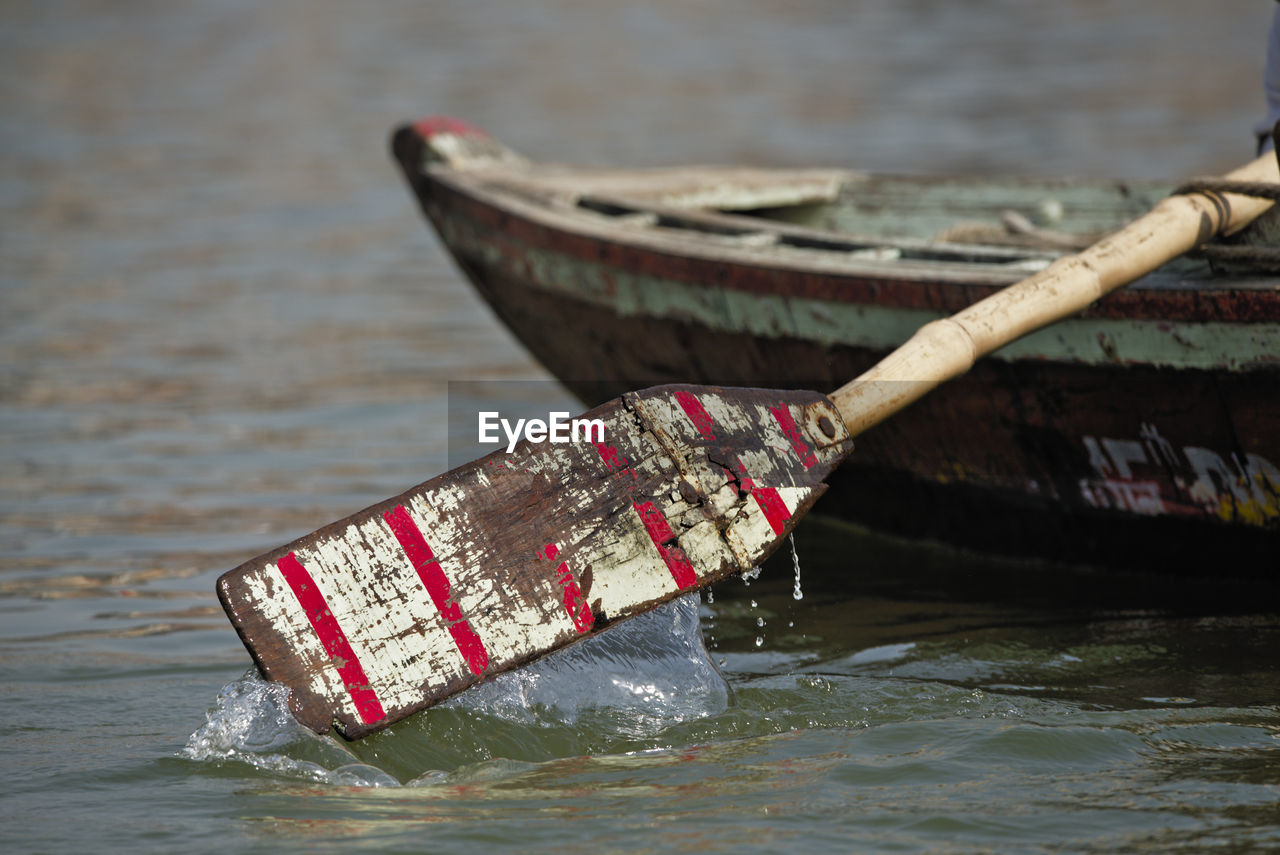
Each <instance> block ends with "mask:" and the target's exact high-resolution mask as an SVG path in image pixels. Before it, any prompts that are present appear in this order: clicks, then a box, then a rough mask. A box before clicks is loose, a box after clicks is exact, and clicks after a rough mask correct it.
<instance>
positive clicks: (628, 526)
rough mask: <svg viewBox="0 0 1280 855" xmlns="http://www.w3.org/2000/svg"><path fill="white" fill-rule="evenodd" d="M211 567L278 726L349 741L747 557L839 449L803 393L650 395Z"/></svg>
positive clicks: (836, 435) (771, 541) (840, 434)
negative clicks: (291, 722)
mask: <svg viewBox="0 0 1280 855" xmlns="http://www.w3.org/2000/svg"><path fill="white" fill-rule="evenodd" d="M581 418H582V419H587V420H597V419H598V420H599V421H600V423H601V424H602V425H603V439H599V438H597V437H593V438H592V439H591V440H589V441H588V440H586V439H585V438H583V437H580V438H579V439H580V441H578V442H569V443H564V444H546V443H538V444H530V443H521V444H520V445H519V446H517V448H516V449H515V450H514V451H513V452H512V453H510V454H507V453H505V452H495V453H494V454H491V455H489V456H487V457H485V458H482V459H480V460H477V461H474V462H472V463H469V464H467V465H465V466H461V467H459V468H457V469H454V470H452V471H450V472H447V473H445V474H443V475H440V476H439V477H437V478H433V479H432V480H430V481H427V482H426V483H424V484H421V485H419V486H417V487H415V488H413V489H411V490H409V491H408V492H406V493H404V494H402V495H400V496H397V497H395V498H393V499H389V500H387V501H386V502H382V503H380V504H378V505H374V506H372V507H370V508H367V509H365V510H363V511H361V512H359V513H357V514H354V515H352V516H350V517H348V518H346V519H344V520H341V521H339V522H336V523H334V524H332V525H330V526H327V527H325V528H323V529H320V530H319V531H316V532H314V533H312V534H310V535H307V536H306V537H303V538H300V539H299V540H296V541H294V542H292V543H290V544H287V545H285V546H282V547H280V548H279V549H276V550H273V551H271V552H268V553H266V554H264V555H261V556H259V557H257V558H255V559H253V560H251V561H249V562H246V563H245V564H243V565H241V566H240V567H238V568H236V569H235V570H232V571H230V572H228V573H226V574H224V575H223V576H222V577H221V578H220V579H219V580H218V594H219V597H220V599H221V600H222V603H223V606H224V607H225V608H226V610H227V614H228V615H229V616H230V618H231V620H232V623H233V624H234V625H235V627H236V630H237V631H238V632H239V634H240V637H241V639H242V640H243V641H244V644H245V646H246V647H247V648H248V649H249V651H250V653H251V654H252V656H253V658H254V660H255V661H256V662H257V664H258V666H259V668H260V669H261V671H262V672H263V674H264V675H266V676H267V677H268V678H269V679H272V680H277V681H279V682H282V683H284V684H285V685H287V686H288V687H289V688H290V690H291V694H290V703H291V708H292V710H293V712H294V715H295V716H296V717H297V718H298V720H299V721H300V722H302V723H303V724H304V725H306V726H308V727H310V728H312V729H313V730H315V731H317V732H325V731H327V730H328V729H329V728H330V727H331V726H332V727H336V728H337V730H338V731H339V732H340V733H341V734H343V735H344V736H346V737H348V738H352V739H354V738H358V737H360V736H363V735H366V734H368V733H370V732H372V731H374V730H378V729H380V728H382V727H385V726H387V725H388V724H391V723H393V722H395V721H398V720H400V719H402V718H404V717H405V716H407V715H409V714H411V713H413V712H415V711H417V710H420V709H422V708H424V707H427V706H430V705H431V704H434V703H436V702H438V701H440V700H443V699H444V698H446V697H449V696H450V695H453V694H455V693H457V692H459V691H461V690H463V689H465V688H467V687H468V686H471V685H473V684H475V683H477V682H479V681H481V680H483V679H485V678H487V677H490V676H493V675H495V674H497V673H500V672H502V671H506V670H509V669H511V668H515V667H518V666H520V665H522V664H524V663H526V662H529V661H531V660H533V659H536V658H537V657H539V656H542V655H544V654H546V653H549V652H551V651H553V650H555V649H557V648H559V647H563V646H564V645H566V644H569V643H572V642H573V641H576V640H578V639H580V638H582V637H583V636H585V635H588V634H591V633H594V632H599V631H600V630H602V629H603V628H605V627H606V626H608V625H609V624H612V623H614V622H616V621H618V620H621V619H623V618H626V617H630V616H633V615H636V614H639V613H641V612H643V611H646V610H648V609H651V608H653V607H654V606H656V605H658V604H659V603H662V602H665V601H666V600H669V599H671V598H673V597H675V596H678V595H679V594H681V593H683V592H684V591H687V590H692V589H694V588H698V587H702V586H704V585H707V584H709V583H711V582H714V581H716V580H717V579H721V578H724V577H725V576H728V575H731V574H734V573H741V572H743V571H745V570H749V569H750V568H751V567H753V566H755V565H757V564H758V563H759V562H761V561H763V560H764V559H765V558H766V557H768V555H769V554H770V553H772V552H773V550H774V549H775V548H776V547H777V546H778V544H779V543H780V542H781V540H782V539H783V538H784V537H785V536H786V535H787V534H788V533H789V532H790V531H791V528H792V527H793V526H794V525H795V523H796V521H797V520H798V519H799V518H800V516H802V515H803V514H804V513H805V512H806V511H807V510H808V509H809V507H810V506H811V505H812V504H813V502H814V501H815V500H816V499H817V498H818V496H820V495H821V494H822V492H823V491H824V490H825V485H824V484H823V483H822V481H823V479H824V478H825V477H826V475H827V474H828V473H829V472H830V471H831V470H832V469H833V468H834V467H835V466H836V465H838V464H839V462H840V461H841V460H842V459H843V458H844V456H845V455H847V454H848V452H849V450H850V449H851V448H852V441H851V440H850V438H849V435H848V433H847V431H846V430H845V428H844V425H843V424H842V423H841V421H840V418H839V416H838V415H837V412H836V409H835V407H834V405H832V404H831V402H830V401H829V400H827V399H826V398H825V397H824V396H822V395H819V394H817V393H813V392H781V391H774V390H758V389H720V388H714V387H696V386H665V387H656V388H654V389H648V390H645V391H643V392H638V393H634V394H629V395H626V396H624V397H623V398H620V399H617V400H614V401H611V402H609V403H607V404H604V405H602V406H600V407H597V408H595V409H594V410H591V411H590V412H588V413H586V414H584V416H582V417H581Z"/></svg>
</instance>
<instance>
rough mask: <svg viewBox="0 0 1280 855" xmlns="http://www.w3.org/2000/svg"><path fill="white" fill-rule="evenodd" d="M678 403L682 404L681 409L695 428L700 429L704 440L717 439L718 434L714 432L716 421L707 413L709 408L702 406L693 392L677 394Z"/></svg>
mask: <svg viewBox="0 0 1280 855" xmlns="http://www.w3.org/2000/svg"><path fill="white" fill-rule="evenodd" d="M676 401H678V402H679V403H680V408H681V409H682V410H684V414H685V415H686V416H688V417H689V421H691V422H693V426H694V427H696V428H697V429H698V433H700V434H702V438H703V439H715V438H716V432H715V430H713V428H714V427H715V421H714V420H713V419H712V418H711V414H710V413H708V412H707V408H706V407H704V406H702V402H701V401H699V400H698V398H697V396H696V395H694V394H693V393H692V392H685V391H683V390H681V391H679V392H676Z"/></svg>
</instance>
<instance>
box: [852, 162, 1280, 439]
mask: <svg viewBox="0 0 1280 855" xmlns="http://www.w3.org/2000/svg"><path fill="white" fill-rule="evenodd" d="M1224 177H1225V178H1227V179H1228V180H1239V181H1270V182H1275V181H1277V179H1278V178H1280V176H1278V175H1277V164H1276V158H1275V156H1274V155H1271V154H1267V155H1264V156H1263V157H1260V158H1258V159H1257V160H1255V161H1253V162H1252V163H1249V164H1247V165H1245V166H1242V167H1240V168H1239V169H1237V170H1235V171H1234V172H1231V173H1229V174H1228V175H1226V176H1224ZM1272 204H1274V203H1272V202H1270V201H1267V200H1264V199H1257V198H1253V197H1249V196H1240V195H1236V194H1233V193H1212V192H1201V193H1190V194H1186V195H1180V196H1170V197H1168V198H1165V199H1162V200H1161V201H1160V202H1159V203H1158V204H1157V205H1156V206H1155V207H1154V208H1152V209H1151V211H1149V212H1148V213H1146V214H1144V215H1143V216H1141V217H1139V218H1138V219H1137V220H1134V221H1133V222H1132V223H1130V224H1129V225H1127V226H1125V227H1124V228H1122V229H1120V230H1119V231H1117V232H1115V233H1114V234H1112V235H1110V236H1109V237H1106V238H1104V239H1103V240H1101V241H1099V242H1098V243H1096V244H1094V245H1093V246H1091V247H1089V248H1088V249H1086V250H1083V251H1082V252H1080V253H1077V254H1075V255H1071V256H1066V257H1063V258H1060V259H1058V260H1057V261H1055V262H1053V263H1052V264H1051V265H1049V266H1048V267H1046V268H1045V269H1044V270H1042V271H1040V272H1039V273H1037V274H1035V275H1034V276H1030V277H1028V278H1027V279H1024V280H1022V281H1021V282H1018V283H1015V284H1013V285H1010V286H1009V287H1007V288H1005V289H1003V290H1001V291H999V292H997V293H995V294H992V295H991V296H990V297H987V298H986V299H984V300H980V301H979V302H977V303H974V304H973V305H972V306H970V307H969V308H967V309H965V310H963V311H961V312H959V313H957V314H955V315H952V316H951V317H949V318H942V319H940V320H936V321H932V322H930V323H928V324H925V325H924V326H923V327H921V328H920V329H919V330H918V331H917V332H916V333H915V335H913V336H912V337H911V338H909V339H908V340H907V341H906V342H905V343H904V344H903V345H902V346H901V347H899V348H898V349H897V350H895V351H894V352H893V353H891V354H889V355H888V356H886V357H885V358H884V359H883V360H881V361H880V362H879V363H877V364H876V365H875V366H874V367H873V368H871V369H870V370H868V371H867V372H865V373H864V374H862V375H861V376H859V377H857V378H855V379H854V380H852V381H850V382H849V383H846V384H845V385H844V386H842V387H840V388H839V389H838V390H836V391H835V392H834V393H832V395H831V399H832V400H833V401H834V402H835V404H836V406H837V407H838V408H839V410H840V415H841V417H842V418H843V419H844V422H845V425H846V426H848V428H849V433H850V434H851V435H853V436H857V435H858V434H859V433H862V432H863V431H865V430H866V429H867V428H870V427H872V426H874V425H876V424H879V423H880V422H881V421H883V420H884V419H886V418H888V417H889V416H891V415H893V414H894V413H896V412H898V411H899V410H901V409H903V408H904V407H906V406H907V405H909V404H911V403H912V402H914V401H915V400H916V399H917V398H920V397H921V396H923V395H924V394H925V393H926V392H928V391H929V390H931V389H933V388H934V387H935V386H938V385H940V384H941V383H944V382H946V381H947V380H950V379H952V378H953V377H957V376H959V375H961V374H963V373H965V372H966V371H968V370H969V369H970V368H971V367H972V366H973V363H974V362H975V361H976V360H977V359H978V358H980V357H982V356H985V355H987V354H988V353H991V352H992V351H994V350H998V349H999V348H1001V347H1004V346H1005V345H1006V344H1008V343H1009V342H1011V341H1013V340H1015V339H1017V338H1020V337H1021V336H1024V335H1026V334H1027V333H1029V332H1033V331H1035V330H1037V329H1040V328H1041V327H1044V326H1048V325H1049V324H1051V323H1054V322H1055V321H1059V320H1062V319H1063V318H1066V317H1069V316H1071V315H1073V314H1075V313H1077V312H1079V311H1081V310H1082V309H1084V308H1085V307H1087V306H1089V305H1090V304H1091V303H1093V302H1095V301H1096V300H1098V299H1099V298H1101V297H1102V296H1103V295H1105V294H1109V293H1111V292H1112V291H1114V290H1116V289H1117V288H1120V287H1123V286H1124V285H1127V284H1129V283H1130V282H1132V281H1133V280H1135V279H1137V278H1139V277H1141V276H1143V275H1145V274H1147V273H1150V272H1151V271H1152V270H1155V269H1156V268H1157V267H1160V266H1161V265H1162V264H1164V263H1166V262H1168V261H1170V260H1172V259H1174V258H1177V257H1178V256H1179V255H1182V254H1183V253H1185V252H1189V251H1190V250H1192V249H1195V248H1196V247H1197V246H1199V245H1201V244H1202V243H1204V242H1206V241H1208V240H1210V239H1211V238H1213V237H1214V236H1215V235H1218V234H1222V233H1227V232H1231V231H1234V230H1236V229H1239V228H1241V227H1243V226H1245V225H1247V224H1248V223H1250V222H1251V221H1252V220H1253V219H1255V218H1256V217H1258V216H1259V215H1260V214H1262V213H1263V212H1264V211H1266V210H1267V209H1268V208H1270V207H1271V205H1272Z"/></svg>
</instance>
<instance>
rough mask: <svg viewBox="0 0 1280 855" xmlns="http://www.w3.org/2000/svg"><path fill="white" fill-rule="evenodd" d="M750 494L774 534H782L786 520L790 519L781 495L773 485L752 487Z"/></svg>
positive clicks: (789, 512)
mask: <svg viewBox="0 0 1280 855" xmlns="http://www.w3.org/2000/svg"><path fill="white" fill-rule="evenodd" d="M751 495H752V496H754V497H755V500H756V504H757V505H759V506H760V510H761V512H762V513H763V514H764V518H765V519H767V520H768V521H769V525H770V526H771V527H772V528H773V533H774V534H778V535H780V534H782V533H783V532H785V531H786V530H787V520H789V519H791V511H789V510H787V503H786V502H784V501H782V496H780V495H779V494H778V490H777V488H775V487H753V488H752V489H751Z"/></svg>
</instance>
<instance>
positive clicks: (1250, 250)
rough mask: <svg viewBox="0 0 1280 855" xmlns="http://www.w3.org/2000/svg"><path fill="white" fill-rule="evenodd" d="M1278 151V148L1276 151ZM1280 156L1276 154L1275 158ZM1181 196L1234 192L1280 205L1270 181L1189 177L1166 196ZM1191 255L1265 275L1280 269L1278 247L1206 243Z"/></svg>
mask: <svg viewBox="0 0 1280 855" xmlns="http://www.w3.org/2000/svg"><path fill="white" fill-rule="evenodd" d="M1278 151H1280V149H1278ZM1278 157H1280V155H1278ZM1184 193H1235V194H1236V195H1239V196H1251V197H1253V198H1256V199H1270V200H1272V201H1273V202H1280V184H1277V183H1274V182H1271V181H1227V180H1225V179H1222V178H1193V179H1191V180H1190V181H1188V182H1186V183H1185V184H1182V185H1181V186H1179V187H1178V188H1177V189H1175V190H1174V191H1173V192H1172V193H1171V194H1170V195H1171V196H1178V195H1181V194H1184ZM1193 255H1199V256H1201V257H1203V258H1205V259H1206V260H1208V261H1209V263H1210V264H1213V263H1214V262H1233V263H1236V264H1251V265H1260V266H1261V267H1262V268H1263V269H1264V270H1265V271H1266V272H1275V271H1277V270H1280V247H1276V246H1251V245H1248V244H1229V243H1206V244H1204V245H1203V246H1201V247H1200V248H1199V249H1197V250H1196V251H1195V252H1194V253H1193Z"/></svg>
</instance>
